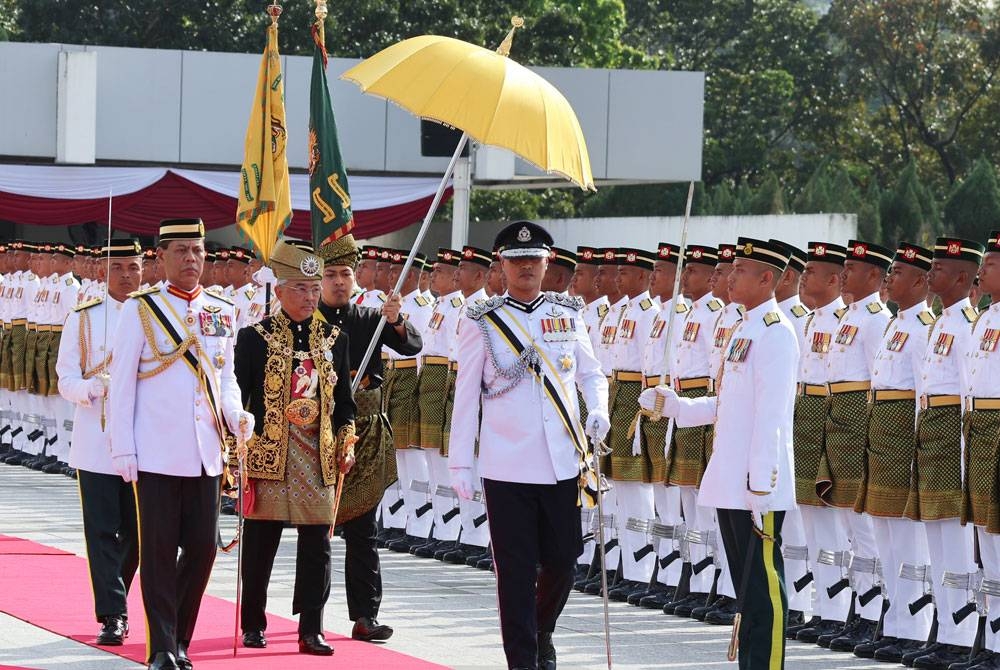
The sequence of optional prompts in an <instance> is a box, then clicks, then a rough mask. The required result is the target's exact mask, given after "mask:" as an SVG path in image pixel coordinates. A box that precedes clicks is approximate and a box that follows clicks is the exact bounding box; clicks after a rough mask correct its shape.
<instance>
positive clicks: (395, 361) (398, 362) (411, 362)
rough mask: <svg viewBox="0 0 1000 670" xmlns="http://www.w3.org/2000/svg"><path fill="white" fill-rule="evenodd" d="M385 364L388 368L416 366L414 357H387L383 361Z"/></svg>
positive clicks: (399, 368)
mask: <svg viewBox="0 0 1000 670" xmlns="http://www.w3.org/2000/svg"><path fill="white" fill-rule="evenodd" d="M385 365H386V367H387V368H389V369H390V370H409V369H410V368H415V367H417V359H416V358H389V359H387V360H386V361H385Z"/></svg>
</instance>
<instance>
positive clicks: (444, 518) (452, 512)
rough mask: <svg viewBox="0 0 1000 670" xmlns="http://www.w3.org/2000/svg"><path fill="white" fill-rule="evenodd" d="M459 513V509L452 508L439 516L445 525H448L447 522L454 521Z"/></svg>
mask: <svg viewBox="0 0 1000 670" xmlns="http://www.w3.org/2000/svg"><path fill="white" fill-rule="evenodd" d="M460 511H461V510H459V508H457V507H452V508H451V509H450V510H448V511H447V512H445V513H444V514H442V515H441V520H442V521H444V522H445V523H448V522H449V521H451V520H452V519H454V518H455V517H456V516H458V513H459V512H460Z"/></svg>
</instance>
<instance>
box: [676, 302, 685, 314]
mask: <svg viewBox="0 0 1000 670" xmlns="http://www.w3.org/2000/svg"><path fill="white" fill-rule="evenodd" d="M674 311H675V312H676V313H678V314H683V313H684V312H686V311H688V306H687V303H683V302H678V303H676V304H674Z"/></svg>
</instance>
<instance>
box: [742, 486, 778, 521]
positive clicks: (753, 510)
mask: <svg viewBox="0 0 1000 670" xmlns="http://www.w3.org/2000/svg"><path fill="white" fill-rule="evenodd" d="M746 504H747V509H749V510H750V514H751V515H752V516H753V523H754V525H755V526H757V529H758V530H761V531H762V530H764V515H765V514H767V513H768V512H770V511H771V505H773V504H774V496H773V495H771V494H770V493H765V494H764V495H757V494H755V493H753V492H752V491H747V492H746Z"/></svg>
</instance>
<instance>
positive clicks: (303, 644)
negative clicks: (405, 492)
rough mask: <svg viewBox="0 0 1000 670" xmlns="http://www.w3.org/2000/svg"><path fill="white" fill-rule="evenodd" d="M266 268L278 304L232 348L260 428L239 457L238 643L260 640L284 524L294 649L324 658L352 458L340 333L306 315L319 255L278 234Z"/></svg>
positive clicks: (312, 302)
mask: <svg viewBox="0 0 1000 670" xmlns="http://www.w3.org/2000/svg"><path fill="white" fill-rule="evenodd" d="M269 265H270V267H271V269H272V270H273V271H274V274H275V276H276V277H277V280H278V284H277V286H276V287H275V292H276V293H277V297H278V300H280V301H281V311H280V312H278V313H277V314H275V315H274V316H273V317H268V318H266V319H264V320H263V321H261V322H260V323H258V324H255V325H253V326H252V327H250V328H244V329H243V330H241V331H240V334H239V338H238V340H237V343H236V351H235V356H236V363H235V369H236V380H237V382H238V383H239V385H240V389H241V391H242V397H243V403H244V405H245V406H247V407H249V408H250V410H251V411H252V412H253V414H254V418H255V425H257V426H259V427H260V429H259V431H258V432H257V433H256V434H255V435H254V436H253V437H252V438H251V439H250V441H249V443H248V444H247V454H246V473H245V475H246V477H247V478H248V488H249V491H248V493H249V494H250V495H249V496H248V498H247V499H245V503H244V504H245V507H246V509H245V510H244V513H245V516H246V521H245V522H244V529H243V538H242V542H243V550H244V552H245V556H244V558H243V564H242V570H243V603H242V608H241V610H240V625H241V627H242V630H243V645H244V646H245V647H253V648H261V647H265V646H267V640H266V638H265V636H264V631H265V630H266V628H267V617H266V614H265V608H266V604H267V586H268V582H269V581H270V578H271V568H272V566H273V564H274V556H275V553H276V552H277V550H278V544H279V543H280V541H281V531H282V528H283V527H284V525H285V524H286V523H288V524H291V525H292V526H294V527H295V528H296V530H297V532H298V544H297V549H296V554H295V586H294V593H293V596H292V613H293V614H298V615H299V624H298V635H299V652H300V653H303V654H311V655H315V656H329V655H331V654H333V647H331V646H330V645H329V644H328V643H327V642H326V640H325V639H324V637H323V608H324V607H325V606H326V601H327V599H328V598H329V597H330V573H331V568H330V528H331V526H333V524H334V523H335V521H336V519H335V518H334V514H335V510H334V500H335V497H336V490H335V484H336V483H337V477H338V473H339V472H347V471H349V470H350V469H351V467H352V466H353V465H354V443H355V442H356V441H357V437H356V435H355V424H354V416H355V410H356V407H355V404H354V399H353V398H352V397H351V374H350V360H349V358H348V356H349V353H348V337H347V335H346V334H345V333H342V332H341V330H340V328H338V327H337V326H331V325H330V324H329V323H326V322H324V321H323V320H322V319H317V318H315V317H314V316H313V313H314V312H315V311H316V307H317V305H318V304H319V300H320V295H321V292H322V289H321V287H320V281H321V280H322V278H323V262H322V260H320V258H319V257H318V256H316V255H315V254H314V253H313V249H312V247H311V246H309V245H307V244H305V243H302V242H298V241H295V242H292V241H289V240H280V241H279V242H278V243H277V244H276V245H275V247H274V249H273V250H272V252H271V258H270V261H269ZM233 460H235V459H233V458H232V457H231V461H233Z"/></svg>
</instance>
